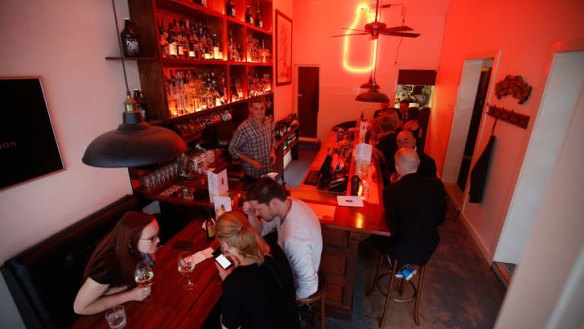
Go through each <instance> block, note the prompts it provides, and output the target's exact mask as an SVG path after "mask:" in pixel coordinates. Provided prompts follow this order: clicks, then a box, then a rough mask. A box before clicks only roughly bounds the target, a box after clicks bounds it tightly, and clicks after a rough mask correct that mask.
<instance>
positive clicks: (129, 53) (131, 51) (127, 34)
mask: <svg viewBox="0 0 584 329" xmlns="http://www.w3.org/2000/svg"><path fill="white" fill-rule="evenodd" d="M121 37H122V46H123V47H122V48H123V52H124V56H126V57H137V56H140V46H139V44H138V37H137V35H136V28H135V26H134V23H132V21H130V19H129V18H127V17H126V18H124V29H123V30H122V33H121Z"/></svg>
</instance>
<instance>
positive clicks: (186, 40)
mask: <svg viewBox="0 0 584 329" xmlns="http://www.w3.org/2000/svg"><path fill="white" fill-rule="evenodd" d="M158 28H159V34H160V49H161V53H162V57H163V58H169V57H170V58H191V59H223V54H222V51H221V41H220V40H221V39H220V36H218V35H217V33H215V32H211V31H210V30H209V26H208V22H207V21H205V22H204V23H203V22H192V21H191V20H190V19H186V18H181V19H178V20H177V19H173V20H172V22H169V23H168V24H166V23H165V21H164V19H163V20H161V22H160V24H159V27H158Z"/></svg>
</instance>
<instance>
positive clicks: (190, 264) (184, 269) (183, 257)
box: [178, 251, 195, 290]
mask: <svg viewBox="0 0 584 329" xmlns="http://www.w3.org/2000/svg"><path fill="white" fill-rule="evenodd" d="M194 269H195V262H194V260H193V259H192V257H191V252H188V251H183V252H181V253H180V254H179V255H178V271H179V273H180V274H182V275H184V276H185V280H186V282H185V283H184V284H183V289H185V290H191V289H193V288H194V287H195V285H194V284H193V282H192V281H191V272H193V270H194Z"/></svg>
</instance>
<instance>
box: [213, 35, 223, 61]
mask: <svg viewBox="0 0 584 329" xmlns="http://www.w3.org/2000/svg"><path fill="white" fill-rule="evenodd" d="M212 40H213V58H215V59H221V56H220V55H219V42H218V41H217V34H215V33H213V38H212Z"/></svg>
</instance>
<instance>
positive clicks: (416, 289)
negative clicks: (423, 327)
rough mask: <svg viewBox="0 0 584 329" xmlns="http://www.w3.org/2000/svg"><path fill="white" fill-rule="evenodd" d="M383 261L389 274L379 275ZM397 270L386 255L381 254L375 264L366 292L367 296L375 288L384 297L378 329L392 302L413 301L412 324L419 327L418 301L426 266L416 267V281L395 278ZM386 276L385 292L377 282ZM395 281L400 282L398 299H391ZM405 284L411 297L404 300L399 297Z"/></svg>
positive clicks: (394, 263) (396, 264) (420, 295)
mask: <svg viewBox="0 0 584 329" xmlns="http://www.w3.org/2000/svg"><path fill="white" fill-rule="evenodd" d="M384 259H386V260H387V262H388V263H389V265H390V269H391V270H390V273H383V274H379V270H380V269H381V266H382V265H383V261H384ZM392 265H393V266H392ZM398 269H399V264H398V262H397V261H396V260H394V261H391V260H390V258H389V256H388V255H387V254H385V253H381V255H380V256H379V260H378V262H377V267H376V269H375V276H374V279H373V282H372V283H371V287H369V289H368V290H367V296H369V295H370V294H371V293H372V292H373V289H374V288H375V287H377V289H378V290H379V292H380V293H381V294H382V295H383V296H385V305H384V306H383V313H382V314H381V319H380V320H379V327H380V328H381V327H383V324H384V323H385V316H386V314H387V311H388V310H389V304H390V303H391V302H392V301H394V302H398V303H406V302H411V301H414V322H415V323H416V326H419V325H420V316H419V311H420V301H421V299H422V289H423V288H424V274H425V273H426V266H425V265H420V266H419V267H418V274H417V277H418V278H417V280H416V278H412V279H411V280H410V281H407V280H405V279H400V278H396V277H395V274H396V273H397V270H398ZM388 274H389V284H388V287H387V290H386V291H384V290H383V289H382V288H381V287H380V286H379V282H380V281H381V278H382V277H384V276H386V275H388ZM396 280H400V282H399V285H400V286H399V289H398V294H399V296H400V297H393V296H392V291H393V285H394V283H396V282H395V281H396ZM414 280H416V281H417V283H414ZM406 283H408V284H409V285H410V286H411V288H412V295H411V296H409V297H406V298H404V297H401V296H402V295H403V289H404V285H405V284H406Z"/></svg>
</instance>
